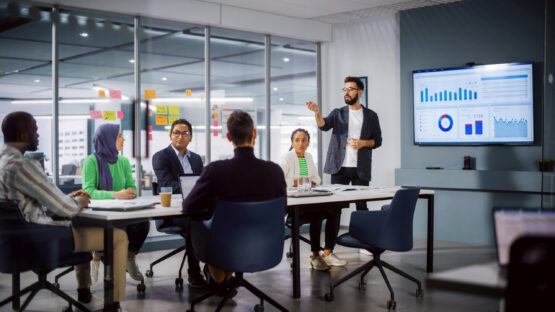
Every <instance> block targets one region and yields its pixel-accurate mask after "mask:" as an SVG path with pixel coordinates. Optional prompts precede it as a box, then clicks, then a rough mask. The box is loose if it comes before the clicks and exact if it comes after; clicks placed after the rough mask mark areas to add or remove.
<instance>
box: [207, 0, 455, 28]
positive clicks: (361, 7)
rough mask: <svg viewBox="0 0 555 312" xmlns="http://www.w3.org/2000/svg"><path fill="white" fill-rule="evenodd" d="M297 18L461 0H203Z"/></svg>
mask: <svg viewBox="0 0 555 312" xmlns="http://www.w3.org/2000/svg"><path fill="white" fill-rule="evenodd" d="M201 1H203V2H211V3H217V4H223V5H229V6H234V7H239V8H245V9H252V10H256V11H262V12H267V13H274V14H281V15H285V16H290V17H295V18H306V19H314V20H319V21H323V22H328V23H343V22H352V21H356V20H358V19H362V18H365V17H369V16H374V15H375V14H374V11H375V10H383V9H390V10H394V11H399V10H406V9H411V8H416V7H422V6H429V5H436V4H441V3H447V2H454V1H459V0H201Z"/></svg>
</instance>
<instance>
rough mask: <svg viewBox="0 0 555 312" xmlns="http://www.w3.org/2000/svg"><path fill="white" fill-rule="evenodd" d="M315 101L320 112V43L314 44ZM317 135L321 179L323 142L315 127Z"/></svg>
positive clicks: (320, 133) (320, 132) (319, 132)
mask: <svg viewBox="0 0 555 312" xmlns="http://www.w3.org/2000/svg"><path fill="white" fill-rule="evenodd" d="M316 99H317V101H318V102H317V103H318V106H319V109H320V112H321V111H322V46H321V44H320V42H318V43H316ZM316 131H317V133H318V174H319V175H320V176H321V177H323V172H322V171H323V168H324V166H323V164H322V162H323V159H324V154H323V150H324V148H323V145H324V144H323V142H322V138H323V135H322V131H320V130H319V129H318V127H316Z"/></svg>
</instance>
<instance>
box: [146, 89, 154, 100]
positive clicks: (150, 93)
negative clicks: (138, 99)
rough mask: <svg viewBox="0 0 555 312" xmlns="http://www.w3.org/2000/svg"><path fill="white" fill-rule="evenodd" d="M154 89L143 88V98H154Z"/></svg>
mask: <svg viewBox="0 0 555 312" xmlns="http://www.w3.org/2000/svg"><path fill="white" fill-rule="evenodd" d="M155 98H156V90H145V99H155Z"/></svg>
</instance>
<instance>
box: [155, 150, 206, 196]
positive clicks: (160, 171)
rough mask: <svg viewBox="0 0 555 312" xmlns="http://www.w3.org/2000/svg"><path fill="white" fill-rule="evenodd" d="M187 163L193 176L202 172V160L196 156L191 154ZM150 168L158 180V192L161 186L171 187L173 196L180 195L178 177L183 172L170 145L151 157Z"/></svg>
mask: <svg viewBox="0 0 555 312" xmlns="http://www.w3.org/2000/svg"><path fill="white" fill-rule="evenodd" d="M189 163H190V164H191V169H193V173H194V174H200V173H201V172H202V159H201V158H200V156H199V155H198V154H196V153H193V152H191V155H190V156H189ZM152 168H153V169H154V173H155V174H156V178H157V179H158V191H160V188H161V187H163V186H171V187H172V189H173V193H174V194H181V185H180V183H179V175H180V174H184V172H183V167H182V166H181V163H180V162H179V158H177V155H176V154H175V150H174V149H173V147H172V146H171V144H170V145H169V146H168V147H166V148H165V149H163V150H161V151H158V152H156V154H154V156H152Z"/></svg>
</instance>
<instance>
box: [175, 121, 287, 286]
mask: <svg viewBox="0 0 555 312" xmlns="http://www.w3.org/2000/svg"><path fill="white" fill-rule="evenodd" d="M227 128H228V133H227V139H228V140H229V141H230V142H231V143H232V144H233V148H234V154H235V156H234V157H233V158H231V159H227V160H218V161H214V162H211V163H210V164H209V165H208V166H206V167H205V168H204V170H203V171H202V175H201V176H200V178H199V180H198V181H197V183H196V184H195V186H194V188H193V189H192V190H191V192H190V193H189V195H188V196H187V198H185V200H184V201H183V212H184V213H195V212H200V211H205V210H209V212H210V215H212V213H213V212H214V208H215V207H216V203H217V201H218V200H227V201H236V202H245V201H247V202H249V201H265V200H270V199H273V198H277V197H285V196H287V192H286V183H285V177H284V176H283V171H282V170H281V167H280V166H279V165H277V164H275V163H273V162H271V161H265V160H261V159H258V158H256V157H255V156H254V149H253V147H254V143H255V139H256V129H255V128H254V124H253V121H252V118H251V117H250V116H249V114H248V113H245V112H240V111H234V112H233V113H231V115H230V116H229V118H228V120H227ZM208 270H209V271H210V273H209V274H208V273H206V272H205V275H207V278H209V279H210V280H211V282H210V283H216V284H221V283H222V282H224V281H225V280H226V279H229V278H230V277H231V274H232V272H224V271H223V270H220V269H218V268H216V267H213V266H210V265H209V266H208Z"/></svg>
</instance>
